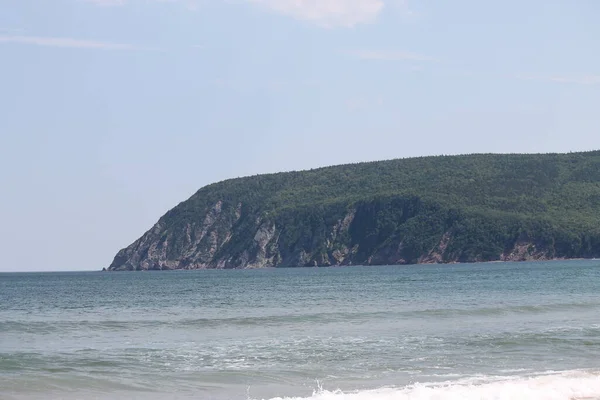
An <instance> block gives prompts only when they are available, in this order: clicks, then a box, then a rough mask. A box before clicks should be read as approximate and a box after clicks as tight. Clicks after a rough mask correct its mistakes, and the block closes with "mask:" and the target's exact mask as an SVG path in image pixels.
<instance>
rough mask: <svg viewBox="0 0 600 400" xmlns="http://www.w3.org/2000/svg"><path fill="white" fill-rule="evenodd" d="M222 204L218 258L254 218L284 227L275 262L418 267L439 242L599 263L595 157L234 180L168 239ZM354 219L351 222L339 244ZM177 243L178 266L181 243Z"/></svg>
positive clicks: (209, 191)
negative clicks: (522, 248) (223, 238)
mask: <svg viewBox="0 0 600 400" xmlns="http://www.w3.org/2000/svg"><path fill="white" fill-rule="evenodd" d="M218 201H221V202H222V203H223V212H224V213H228V214H227V215H229V217H227V218H229V219H228V221H230V222H231V224H230V225H231V226H228V227H225V228H223V229H230V231H231V232H232V238H231V239H230V240H228V241H227V242H226V243H223V244H222V245H220V246H218V249H217V253H216V254H213V255H211V257H212V259H218V258H219V257H227V258H228V259H231V260H235V259H236V257H238V256H239V255H240V254H241V253H242V252H244V251H248V249H249V248H250V247H252V239H253V238H254V235H255V233H256V230H257V224H258V222H257V221H261V223H264V221H269V222H271V223H273V224H274V225H275V226H276V227H277V229H278V233H277V243H276V245H277V251H275V250H273V251H274V252H278V255H277V257H278V258H279V259H278V260H276V262H275V263H274V264H275V265H296V264H298V261H297V257H295V256H294V257H291V256H287V257H286V254H288V255H292V254H295V255H297V254H299V252H305V253H308V254H309V255H310V257H308V258H306V257H305V258H306V263H309V264H311V265H312V264H319V265H329V264H334V263H335V260H333V258H332V254H333V252H334V251H335V250H336V247H340V248H341V247H345V248H347V249H353V251H352V252H351V255H349V256H348V257H346V258H345V261H344V262H343V263H354V264H356V263H371V264H381V263H388V262H390V260H391V258H390V257H392V256H391V255H390V254H391V253H390V252H396V253H397V254H396V255H395V256H394V257H396V258H397V261H398V262H405V263H415V262H419V261H421V260H422V259H423V257H424V256H425V255H427V254H428V253H430V252H431V251H432V250H433V249H435V248H436V246H438V247H439V246H440V244H442V243H440V242H441V241H444V235H446V236H448V237H447V238H446V241H445V243H443V244H442V247H441V248H440V249H438V250H440V252H441V253H443V254H441V259H440V260H438V261H441V262H448V261H481V260H497V259H501V257H502V255H503V254H504V255H506V254H508V253H509V252H510V251H511V249H514V248H515V245H517V244H519V243H525V244H527V246H529V247H530V248H529V249H528V253H527V254H530V255H532V257H536V256H535V254H537V257H538V258H553V257H567V258H573V257H594V256H598V255H600V152H599V151H594V152H587V153H571V154H544V155H520V154H506V155H504V154H477V155H464V156H438V157H422V158H410V159H399V160H391V161H382V162H371V163H360V164H352V165H341V166H335V167H327V168H320V169H315V170H310V171H302V172H287V173H278V174H269V175H259V176H252V177H246V178H239V179H232V180H228V181H224V182H220V183H216V184H212V185H209V186H206V187H204V188H202V189H200V190H199V191H198V192H197V193H196V194H195V195H193V196H192V197H191V198H190V199H189V200H187V201H185V202H183V203H181V204H179V205H178V206H177V207H175V208H174V209H172V210H171V211H169V212H168V213H167V214H166V215H165V216H163V217H162V218H161V221H160V222H161V224H162V225H161V226H164V227H165V228H164V232H171V233H174V232H175V233H176V232H177V231H178V230H181V229H183V227H184V226H186V224H189V223H190V222H194V223H198V224H200V223H201V222H202V221H203V220H204V219H205V216H206V213H207V211H208V210H210V209H211V208H212V207H214V205H215V203H217V202H218ZM240 204H241V215H242V216H243V217H242V218H238V219H236V218H235V216H234V213H235V209H236V207H239V206H240ZM349 212H351V213H352V214H353V219H352V223H351V225H350V226H349V227H348V229H347V230H345V231H343V232H342V231H341V232H339V236H337V237H336V238H335V240H332V238H331V235H332V227H335V226H336V223H339V221H340V220H342V219H343V218H344V217H345V216H346V215H348V213H349ZM216 229H218V227H217V228H216ZM222 233H223V234H225V232H222ZM163 236H164V235H163ZM177 236H178V235H177V234H175V237H174V239H173V240H171V241H170V244H169V246H170V247H169V250H170V253H171V254H170V256H169V257H171V258H173V259H176V258H177V255H178V254H180V253H181V252H182V251H184V250H185V247H186V241H185V240H183V239H182V240H178V239H177ZM138 247H139V246H138ZM399 247H400V249H399V250H398V248H399ZM394 249H395V250H394ZM536 252H537V253H536ZM277 257H276V258H277ZM392 258H393V257H392ZM392 261H393V260H392ZM302 262H303V263H304V261H302ZM228 266H235V265H229V264H228Z"/></svg>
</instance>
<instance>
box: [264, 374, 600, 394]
mask: <svg viewBox="0 0 600 400" xmlns="http://www.w3.org/2000/svg"><path fill="white" fill-rule="evenodd" d="M441 399H444V400H454V399H456V400H458V399H460V400H470V399H473V400H485V399H493V400H505V399H506V400H509V399H510V400H514V399H527V400H537V399H540V400H541V399H543V400H592V399H600V372H589V371H569V372H562V373H546V374H544V375H538V376H531V377H513V378H506V377H485V378H469V379H462V380H459V381H453V382H450V381H449V382H441V383H417V384H413V385H409V386H405V387H402V388H393V387H387V388H382V389H377V390H364V391H356V392H342V391H327V390H319V391H317V392H315V393H314V394H313V395H312V396H310V397H304V398H302V397H285V398H282V397H278V398H273V399H271V400H441Z"/></svg>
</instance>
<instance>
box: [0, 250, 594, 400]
mask: <svg viewBox="0 0 600 400" xmlns="http://www.w3.org/2000/svg"><path fill="white" fill-rule="evenodd" d="M0 398H2V399H130V398H133V399H218V400H220V399H242V400H246V399H272V398H311V399H354V400H362V399H448V398H450V399H488V398H489V399H516V398H519V399H577V398H600V261H571V262H551V263H519V264H511V263H508V264H474V265H445V266H406V267H405V266H403V267H393V266H390V267H351V268H327V269H317V268H302V269H268V270H251V271H214V270H213V271H180V272H137V273H91V272H88V273H52V274H43V273H40V274H33V273H32V274H0Z"/></svg>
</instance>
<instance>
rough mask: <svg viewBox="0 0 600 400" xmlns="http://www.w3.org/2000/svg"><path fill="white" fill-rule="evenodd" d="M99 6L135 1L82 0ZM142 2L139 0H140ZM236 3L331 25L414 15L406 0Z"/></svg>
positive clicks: (190, 2)
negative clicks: (386, 12)
mask: <svg viewBox="0 0 600 400" xmlns="http://www.w3.org/2000/svg"><path fill="white" fill-rule="evenodd" d="M80 1H84V2H87V3H91V4H95V5H98V6H123V5H125V4H127V3H130V2H134V1H135V0H80ZM138 1H139V0H138ZM145 1H147V2H150V1H153V2H156V3H161V2H162V3H165V2H168V3H183V4H185V5H187V7H188V8H190V9H194V10H195V9H197V8H198V6H199V4H200V3H201V1H200V0H145ZM221 1H234V2H237V3H250V4H254V5H256V6H259V7H262V8H265V9H269V10H271V11H274V12H276V13H279V14H282V15H286V16H289V17H292V18H296V19H299V20H304V21H308V22H311V23H314V24H316V25H319V26H322V27H326V28H332V27H346V28H351V27H354V26H356V25H359V24H366V23H370V22H373V21H375V20H376V19H377V17H379V15H380V14H381V13H382V11H383V9H384V8H385V7H386V6H389V7H390V8H391V9H395V10H397V11H401V12H402V14H405V15H413V14H414V13H412V12H411V11H410V10H409V9H408V1H407V0H221Z"/></svg>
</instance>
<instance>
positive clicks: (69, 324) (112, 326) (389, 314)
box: [0, 302, 600, 334]
mask: <svg viewBox="0 0 600 400" xmlns="http://www.w3.org/2000/svg"><path fill="white" fill-rule="evenodd" d="M598 308H600V302H587V303H558V304H546V305H507V306H503V307H481V308H434V309H416V310H407V311H385V312H382V311H361V312H356V311H352V312H349V311H347V312H343V311H340V312H321V313H310V312H301V313H297V314H279V315H278V314H274V315H261V316H232V317H213V318H177V317H175V318H173V317H170V316H167V317H164V318H148V319H143V318H142V319H127V320H81V319H78V320H52V321H40V320H37V321H36V320H33V321H27V320H5V321H0V332H29V333H38V334H44V333H47V334H49V333H55V332H57V331H69V330H80V329H82V328H89V329H93V330H107V331H120V330H132V329H139V328H156V327H160V326H165V325H168V326H170V327H173V326H181V327H184V328H186V327H188V328H196V327H199V328H220V327H223V326H241V327H245V326H250V327H251V326H261V327H263V326H281V325H288V324H296V323H319V324H326V323H339V322H344V323H348V322H351V323H364V322H368V321H372V320H398V319H410V318H423V317H425V318H427V317H435V318H436V319H440V318H448V319H454V318H468V317H486V316H488V317H494V316H500V315H511V314H525V315H535V314H544V313H552V312H565V311H585V310H597V309H598Z"/></svg>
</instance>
